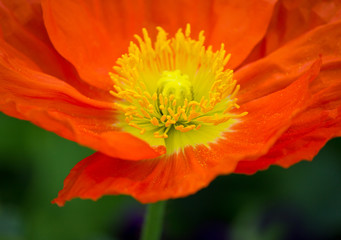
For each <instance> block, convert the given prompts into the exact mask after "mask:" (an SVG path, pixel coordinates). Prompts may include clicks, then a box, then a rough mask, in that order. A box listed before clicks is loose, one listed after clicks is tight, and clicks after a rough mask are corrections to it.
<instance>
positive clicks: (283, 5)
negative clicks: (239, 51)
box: [244, 0, 341, 64]
mask: <svg viewBox="0 0 341 240" xmlns="http://www.w3.org/2000/svg"><path fill="white" fill-rule="evenodd" d="M339 20H341V2H340V1H335V0H315V1H307V0H296V1H292V0H282V1H280V2H278V4H277V5H276V8H275V10H274V13H273V16H272V20H271V23H270V25H269V28H268V30H267V33H266V35H265V36H264V38H263V39H262V41H261V42H260V43H259V44H258V45H257V46H256V47H255V49H254V50H253V52H252V53H251V54H250V56H249V57H248V59H247V60H246V61H245V62H244V64H245V63H249V62H252V61H255V60H257V59H259V58H262V57H264V56H267V55H268V54H269V53H271V52H273V51H275V50H277V49H278V48H280V47H281V46H283V45H284V44H286V43H288V42H289V41H291V40H293V39H295V38H297V37H299V36H301V35H302V34H304V33H306V32H309V31H311V30H312V29H314V28H316V27H318V26H322V25H325V24H328V23H333V22H336V21H339Z"/></svg>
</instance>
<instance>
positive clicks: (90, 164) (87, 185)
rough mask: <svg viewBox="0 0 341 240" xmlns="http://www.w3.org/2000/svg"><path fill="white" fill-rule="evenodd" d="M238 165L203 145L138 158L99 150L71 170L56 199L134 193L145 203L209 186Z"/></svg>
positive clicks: (132, 194)
mask: <svg viewBox="0 0 341 240" xmlns="http://www.w3.org/2000/svg"><path fill="white" fill-rule="evenodd" d="M222 147H223V146H222ZM235 165H236V161H233V160H232V161H226V159H225V161H224V159H223V158H222V157H221V155H219V154H218V153H217V152H215V150H208V148H207V147H204V146H199V147H198V148H197V149H193V147H188V148H186V149H185V151H184V152H181V153H179V154H177V155H176V154H174V155H172V156H169V157H161V158H157V159H150V160H144V161H143V160H142V161H138V162H134V161H124V160H120V159H116V158H111V157H108V156H106V155H104V154H102V153H100V152H97V153H95V154H93V155H91V156H89V157H88V158H86V159H84V160H82V161H81V162H79V163H78V164H77V165H76V166H75V167H74V168H73V169H72V170H71V172H70V174H69V175H68V176H67V178H66V179H65V181H64V188H63V190H61V191H60V192H59V194H58V197H57V198H56V199H54V200H53V203H56V204H58V205H59V206H63V205H64V203H65V201H69V200H71V199H73V198H76V197H79V198H83V199H92V200H97V199H98V198H100V197H101V196H103V195H117V194H126V195H131V196H133V197H134V198H136V199H137V200H139V201H140V202H142V203H151V202H156V201H159V200H165V199H169V198H178V197H184V196H187V195H189V194H192V193H195V192H196V191H198V190H199V189H201V188H204V187H206V186H207V185H208V184H209V183H210V182H211V181H212V180H213V179H214V178H215V177H216V176H217V175H218V174H222V173H230V172H231V171H233V169H234V168H235Z"/></svg>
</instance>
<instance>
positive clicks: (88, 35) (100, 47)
mask: <svg viewBox="0 0 341 240" xmlns="http://www.w3.org/2000/svg"><path fill="white" fill-rule="evenodd" d="M127 2H128V1H91V2H90V1H48V0H47V1H42V6H43V13H44V21H45V25H46V28H47V30H48V33H49V36H50V38H51V41H52V42H53V44H54V46H55V47H56V49H57V50H58V51H59V52H60V53H61V54H62V55H63V56H64V57H65V58H66V59H68V60H69V61H70V62H71V63H72V64H73V65H74V66H75V67H76V69H77V71H78V72H79V74H80V76H81V78H82V79H84V80H85V81H87V82H88V83H89V84H92V85H93V86H96V87H99V88H102V89H105V90H109V89H111V88H112V81H111V80H110V78H109V76H108V72H109V71H111V69H112V66H113V65H114V64H115V61H116V60H117V58H118V57H119V56H120V55H121V54H123V53H125V52H126V50H127V48H128V44H129V41H130V40H133V39H132V38H133V35H134V34H136V33H137V32H140V31H141V27H140V24H141V21H140V17H139V15H141V14H140V13H139V12H138V10H139V9H141V7H140V4H139V3H138V2H134V3H131V2H129V3H130V5H131V9H130V8H128V5H129V4H128V3H127ZM137 25H138V26H139V27H137Z"/></svg>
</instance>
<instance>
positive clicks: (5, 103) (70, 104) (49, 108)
mask: <svg viewBox="0 0 341 240" xmlns="http://www.w3.org/2000/svg"><path fill="white" fill-rule="evenodd" d="M0 52H1V55H0V75H1V78H0V95H1V98H0V111H2V112H4V113H6V114H7V115H10V116H13V117H16V118H20V119H25V120H29V121H31V122H33V123H34V124H36V125H38V126H40V127H42V128H45V129H47V130H49V131H53V132H55V133H56V134H58V135H60V136H62V137H65V138H67V139H70V140H72V141H76V142H78V143H80V144H82V145H85V146H88V147H91V148H93V149H96V150H99V151H102V152H104V153H106V154H108V155H111V156H114V157H120V158H125V157H126V158H128V159H131V160H139V159H145V158H154V157H157V156H159V155H160V153H158V152H156V151H155V150H154V149H153V148H151V147H150V146H149V145H148V144H147V143H145V142H144V141H142V140H140V139H138V138H135V137H133V136H131V135H130V134H127V133H123V132H118V129H116V128H115V126H114V123H115V112H114V110H113V108H112V103H111V102H103V101H97V100H93V99H90V98H88V97H85V96H83V95H82V94H80V93H79V92H78V91H77V90H75V89H74V88H72V87H71V86H70V85H68V84H67V83H65V82H63V81H61V80H59V79H57V78H54V77H52V76H49V75H46V74H44V73H41V72H37V71H35V70H32V69H31V68H30V67H31V65H32V62H31V61H30V60H29V59H27V58H26V57H25V56H24V55H22V54H21V53H19V52H17V51H16V50H15V49H13V48H12V47H10V46H8V45H6V43H4V42H3V41H0Z"/></svg>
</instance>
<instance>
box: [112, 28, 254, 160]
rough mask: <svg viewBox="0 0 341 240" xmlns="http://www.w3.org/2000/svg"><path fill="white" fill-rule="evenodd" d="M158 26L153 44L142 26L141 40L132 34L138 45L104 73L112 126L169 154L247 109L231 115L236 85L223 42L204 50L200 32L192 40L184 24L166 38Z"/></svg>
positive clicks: (204, 138)
mask: <svg viewBox="0 0 341 240" xmlns="http://www.w3.org/2000/svg"><path fill="white" fill-rule="evenodd" d="M158 30H159V33H158V36H157V40H156V42H155V44H154V47H153V46H152V43H151V39H150V38H149V36H148V33H147V31H146V30H145V29H143V36H144V39H142V38H141V37H139V36H135V37H136V38H137V40H138V42H139V46H137V45H136V44H134V43H131V44H130V47H129V54H125V55H123V56H122V57H121V58H119V59H118V60H117V64H118V66H115V67H114V70H115V71H116V73H110V77H111V79H112V80H113V82H114V90H115V91H110V93H111V94H112V95H113V96H115V97H117V98H118V101H117V102H115V107H116V109H118V110H119V112H118V113H119V114H118V120H119V122H118V123H117V126H118V127H121V128H122V129H123V130H124V131H127V132H129V133H131V134H133V135H135V136H137V137H140V138H142V139H143V140H145V141H147V142H148V143H149V144H151V145H164V146H166V148H167V154H172V153H174V152H176V151H179V150H181V149H183V148H185V147H186V146H188V145H196V144H207V143H209V142H213V141H215V140H216V139H217V138H220V137H222V136H223V132H226V131H228V130H229V129H230V128H231V126H232V125H233V124H235V123H237V122H238V119H239V118H240V117H242V116H244V115H246V114H247V113H241V114H232V113H231V111H232V110H233V109H234V108H239V106H238V105H237V103H236V101H237V99H236V98H235V96H236V95H237V93H238V90H239V85H236V81H235V80H233V71H232V70H230V69H226V70H224V66H225V65H226V64H227V62H228V60H229V58H230V55H226V53H225V50H224V46H223V45H222V47H221V49H220V50H219V51H217V52H213V51H212V49H211V47H208V48H207V49H206V48H205V47H204V46H203V43H204V36H203V32H201V33H200V34H199V39H198V40H197V41H196V40H193V39H191V38H190V37H189V35H190V28H189V25H188V26H187V28H186V31H185V34H183V33H182V31H181V30H179V31H178V32H177V34H176V35H175V37H174V38H172V39H170V40H168V39H167V34H166V32H165V31H164V30H163V29H161V28H158Z"/></svg>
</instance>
